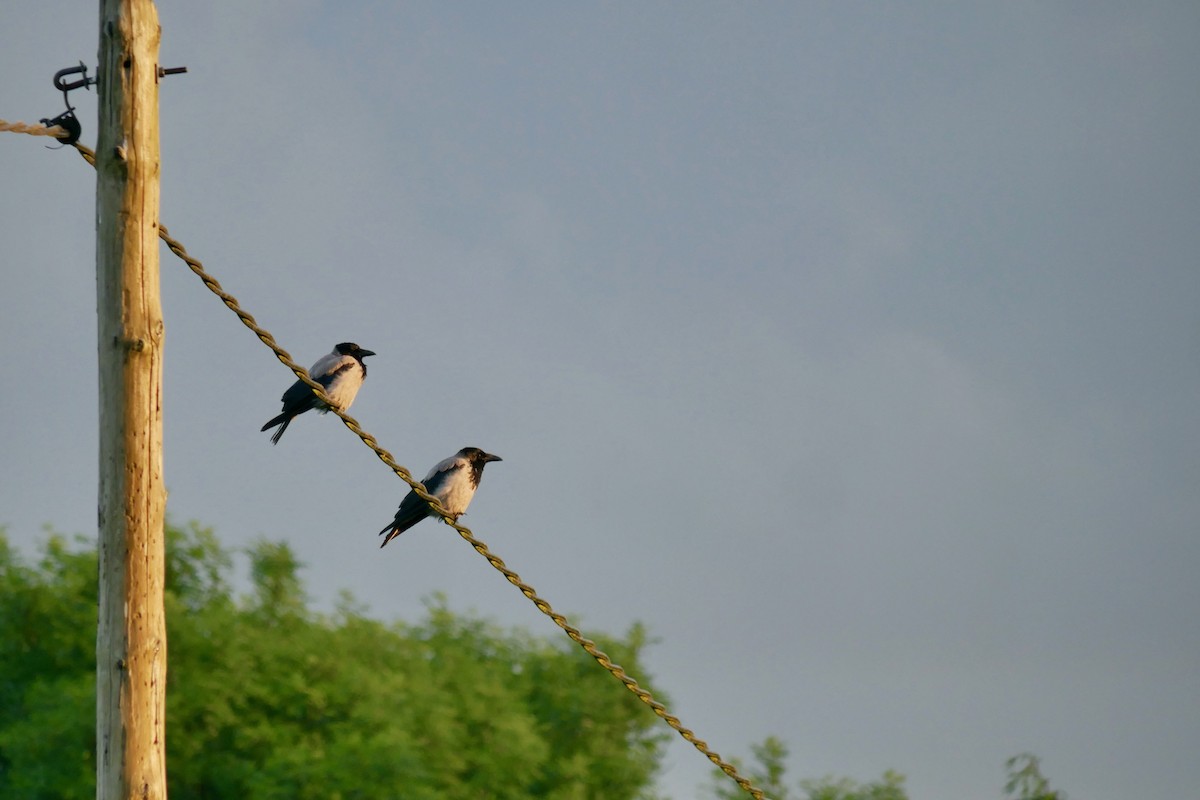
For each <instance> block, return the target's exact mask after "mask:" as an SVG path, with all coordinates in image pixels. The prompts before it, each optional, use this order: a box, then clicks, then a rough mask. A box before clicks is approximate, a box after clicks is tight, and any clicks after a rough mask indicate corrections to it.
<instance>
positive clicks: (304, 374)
mask: <svg viewBox="0 0 1200 800" xmlns="http://www.w3.org/2000/svg"><path fill="white" fill-rule="evenodd" d="M75 148H76V149H77V150H78V151H79V153H80V155H82V156H83V158H84V160H85V161H87V162H88V163H89V164H91V165H92V166H93V167H94V166H96V156H95V153H93V152H92V151H91V150H90V149H89V148H87V147H86V146H84V145H81V144H79V143H78V142H77V143H75ZM158 236H159V238H160V239H162V240H163V242H165V243H166V245H167V247H168V248H170V250H171V252H172V253H174V254H175V255H176V256H178V257H179V258H180V259H181V260H182V261H183V262H184V263H185V264H187V265H188V267H189V268H190V269H191V270H192V272H194V273H195V274H196V276H197V277H198V278H200V280H201V281H202V282H203V283H204V285H205V286H207V287H208V289H209V290H210V291H211V292H212V293H213V294H215V295H216V296H217V297H219V298H221V302H223V303H224V304H225V305H226V306H227V307H228V308H229V310H230V311H232V312H233V313H234V314H236V315H237V317H238V319H240V320H241V321H242V323H243V324H244V325H245V326H246V327H247V328H249V329H250V330H252V331H254V334H255V335H256V336H257V337H258V338H259V340H260V341H261V342H262V343H263V344H265V345H266V346H267V347H269V348H270V349H271V351H272V352H273V353H274V354H275V357H276V358H278V359H279V360H280V361H281V362H282V363H283V365H284V366H286V367H287V368H288V369H290V370H291V371H292V372H293V373H295V375H296V377H297V378H299V379H300V380H302V381H304V383H305V384H306V385H307V386H308V387H309V388H310V389H312V390H313V393H314V394H316V395H317V398H318V399H319V400H320V401H321V402H323V403H325V404H326V405H328V406H329V410H330V411H331V412H332V413H334V414H337V415H338V417H339V418H340V419H341V420H342V423H343V424H344V425H345V426H346V427H347V428H349V429H350V430H351V431H353V432H354V434H355V435H356V436H358V438H359V439H362V442H363V444H365V445H366V446H367V447H369V448H371V450H372V451H373V452H374V453H375V455H376V456H378V457H379V460H380V461H382V462H383V463H384V464H386V465H387V466H388V467H389V468H390V469H391V470H392V472H394V473H396V475H397V476H399V477H400V479H401V480H402V481H404V482H405V483H407V484H408V485H409V487H410V488H411V489H412V490H413V492H414V493H416V495H417V496H418V497H420V498H421V499H422V500H424V501H425V502H426V503H428V504H429V506H430V508H432V509H433V511H434V513H436V514H437V515H439V516H440V517H441V518H442V521H443V522H445V523H446V524H447V525H449V526H450V527H452V528H454V530H456V531H458V535H459V536H461V537H462V538H463V539H464V540H466V542H467V544H469V545H471V547H473V548H474V549H475V552H477V553H479V555H481V556H483V557H484V558H486V559H487V561H488V563H489V564H491V565H492V567H494V568H495V569H496V570H497V571H498V572H500V574H501V575H503V576H504V577H505V579H507V580H508V582H509V583H511V584H512V585H513V586H515V587H517V588H518V589H519V590H520V591H521V594H523V595H525V597H527V598H529V600H530V602H532V603H533V604H534V605H535V606H537V609H538V610H539V611H541V612H542V613H543V614H545V615H546V616H547V617H549V618H550V619H551V620H553V621H554V624H555V625H557V626H558V627H560V628H562V629H563V631H564V632H566V634H567V636H569V637H570V638H571V640H572V641H574V642H575V643H576V644H578V645H579V646H580V647H582V648H583V649H584V651H585V652H586V653H587V654H588V655H590V656H591V657H592V658H594V659H595V660H596V662H597V663H599V664H600V666H602V667H604V669H606V670H608V672H609V673H611V674H612V676H613V677H614V678H616V679H617V680H619V681H620V682H621V683H622V684H624V685H625V688H626V689H628V690H629V691H631V692H633V694H634V695H635V696H636V697H637V698H638V699H639V700H641V701H642V702H643V703H645V704H646V705H648V706H649V707H650V708H651V709H653V711H654V713H655V714H657V715H658V716H659V717H660V718H661V719H662V720H663V721H664V722H666V723H667V724H668V725H670V726H671V727H672V728H673V729H675V731H676V732H677V733H678V734H679V735H680V736H682V737H683V738H684V739H685V740H686V741H688V742H689V743H690V744H691V745H692V746H693V747H695V748H696V749H697V750H699V751H700V752H701V753H703V754H704V757H705V758H707V759H708V760H709V761H711V762H712V763H713V764H714V765H716V766H717V767H718V768H720V770H721V771H722V772H724V773H725V774H726V775H728V776H729V777H730V778H732V779H733V780H734V781H736V782H737V784H738V785H739V786H740V787H742V789H744V790H745V791H746V792H748V793H749V794H750V795H751V796H752V797H754V798H755V800H765V798H766V795H764V794H763V791H762V790H761V789H759V788H758V787H756V786H754V784H753V783H751V782H750V781H749V780H748V779H746V778H745V777H743V776H742V775H741V774H739V773H738V770H737V767H735V766H734V765H733V764H730V763H729V762H727V761H725V760H723V759H722V758H721V756H720V755H718V754H717V753H716V752H714V751H713V750H711V749H710V748H709V746H708V743H707V742H705V741H704V740H703V739H701V738H699V737H698V736H696V734H695V733H694V732H693V731H692V730H690V729H689V728H685V727H684V726H683V723H682V722H680V721H679V717H676V716H675V715H673V714H671V713H669V712H668V711H667V707H666V706H664V705H663V704H662V703H660V702H659V701H657V700H655V699H654V696H653V695H652V694H651V693H650V692H649V691H648V690H646V689H643V688H642V687H641V686H640V685H639V684H638V682H637V680H635V679H634V678H633V677H632V676H631V675H629V673H627V672H626V671H625V670H624V669H623V668H622V667H621V666H620V665H619V664H616V663H614V662H613V660H612V659H611V658H609V657H608V655H607V654H606V653H605V652H604V651H603V650H601V649H599V648H598V647H596V643H595V642H593V641H592V640H591V639H588V638H587V637H585V636H584V635H583V634H582V633H581V632H580V631H579V629H578V628H576V627H575V626H574V625H572V624H571V623H570V622H569V621H568V620H567V618H566V617H564V616H563V615H562V614H559V613H558V612H557V611H555V610H554V608H553V607H552V606H551V605H550V603H549V602H548V601H547V600H545V599H543V598H542V597H539V596H538V593H537V592H536V591H535V590H534V588H533V587H532V586H530V585H529V584H527V583H525V582H524V581H522V580H521V576H520V575H518V574H517V573H516V572H514V571H513V570H511V569H509V568H508V566H507V565H506V564H505V563H504V560H503V559H501V558H500V557H499V556H497V555H495V554H494V553H492V551H491V550H490V549H488V546H487V545H486V544H484V543H483V542H482V541H480V540H479V539H477V538H475V534H473V533H472V532H471V530H470V529H469V528H467V527H466V526H464V525H462V524H460V523H459V522H458V520H457V519H455V518H454V517H453V516H452V515H451V514H450V513H449V512H448V511H446V509H445V508H443V507H442V505H441V503H439V502H438V499H437V498H436V497H434V496H433V495H431V494H429V492H427V491H426V490H425V486H424V485H423V484H422V483H421V482H420V481H418V480H416V479H415V478H413V476H412V473H411V472H409V471H408V469H406V468H405V467H403V466H401V465H400V464H398V463H397V462H396V460H395V459H394V458H393V457H392V454H391V453H389V452H388V451H387V450H385V449H384V448H383V447H381V446H380V445H379V442H378V441H376V439H375V437H374V436H372V435H371V434H370V433H367V432H366V431H364V430H363V429H362V426H361V425H359V424H358V420H356V419H354V417H352V416H350V415H349V414H347V413H346V412H345V411H342V410H341V409H340V408H337V407H336V406H334V405H333V403H332V402H331V401H330V399H329V397H328V395H326V394H325V390H324V388H323V387H322V386H321V384H319V383H317V382H316V381H314V380H313V379H312V378H310V377H309V375H308V371H307V370H306V369H304V368H303V367H301V366H300V365H299V364H297V363H296V362H295V361H293V360H292V357H291V356H290V355H289V354H288V352H287V351H286V350H284V349H283V348H282V347H280V346H279V344H278V343H277V342H276V341H275V337H274V336H272V335H271V332H270V331H268V330H266V329H265V328H262V327H261V326H260V325H259V324H258V323H257V322H256V321H255V319H254V317H253V316H251V315H250V314H249V313H248V312H246V311H245V310H243V309H242V307H241V305H240V304H239V303H238V301H237V298H236V297H234V296H233V295H231V294H229V292H227V291H225V290H224V289H223V288H222V287H221V284H220V282H218V281H217V279H216V278H214V277H212V276H211V275H209V274H208V272H207V271H206V270H205V269H204V265H203V264H201V263H200V262H199V261H198V260H196V259H195V258H192V256H190V255H189V254H188V252H187V250H186V249H185V248H184V246H183V245H182V244H181V243H180V242H179V240H177V239H175V238H173V237H172V236H171V235H170V234H169V233H168V232H167V229H166V227H165V226H163V225H161V224H160V225H159V226H158Z"/></svg>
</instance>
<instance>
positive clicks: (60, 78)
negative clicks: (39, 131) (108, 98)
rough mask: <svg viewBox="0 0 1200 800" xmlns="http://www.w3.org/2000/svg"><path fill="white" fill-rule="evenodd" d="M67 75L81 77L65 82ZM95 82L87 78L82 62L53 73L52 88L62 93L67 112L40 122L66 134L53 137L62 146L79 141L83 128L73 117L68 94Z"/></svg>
mask: <svg viewBox="0 0 1200 800" xmlns="http://www.w3.org/2000/svg"><path fill="white" fill-rule="evenodd" d="M68 75H82V76H83V77H81V78H80V79H78V80H74V81H67V80H66V78H67V76H68ZM95 82H96V79H95V78H89V77H88V74H87V65H85V64H84V63H83V62H82V61H80V62H79V66H78V67H67V68H66V69H60V70H59V71H58V72H56V73H54V88H55V89H58V90H59V91H60V92H62V93H63V102H64V103H66V106H67V110H66V111H64V112H63V113H61V114H59V115H58V116H57V117H55V118H54V119H43V120H41V122H42V124H43V125H45V126H46V127H47V128H53V127H54V126H55V125H58V126H60V127H61V128H62V129H63V130H65V131H66V133H65V134H63V135H62V136H56V137H54V138H56V139H58V141H60V142H62V143H63V144H64V145H68V144H75V143H76V142H77V141H79V135H80V134H81V133H83V126H82V125H80V124H79V118H78V117H76V116H75V107H74V106H73V105H71V97H70V92H72V91H73V90H75V89H79V88H81V87H82V88H84V89H87V88H88V87H89V86H91V85H92V84H94V83H95Z"/></svg>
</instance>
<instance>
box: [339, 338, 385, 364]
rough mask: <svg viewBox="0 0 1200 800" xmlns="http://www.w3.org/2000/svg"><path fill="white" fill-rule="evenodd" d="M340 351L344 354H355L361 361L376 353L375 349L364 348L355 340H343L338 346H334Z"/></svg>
mask: <svg viewBox="0 0 1200 800" xmlns="http://www.w3.org/2000/svg"><path fill="white" fill-rule="evenodd" d="M333 349H334V350H336V351H337V352H338V353H340V354H341V355H344V356H354V357H355V358H357V359H358V360H359V361H362V360H363V359H364V358H366V357H367V356H373V355H375V351H374V350H364V349H362V348H361V347H359V346H358V345H356V344H355V343H354V342H342V343H341V344H339V345H338V346H337V347H335V348H333Z"/></svg>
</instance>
